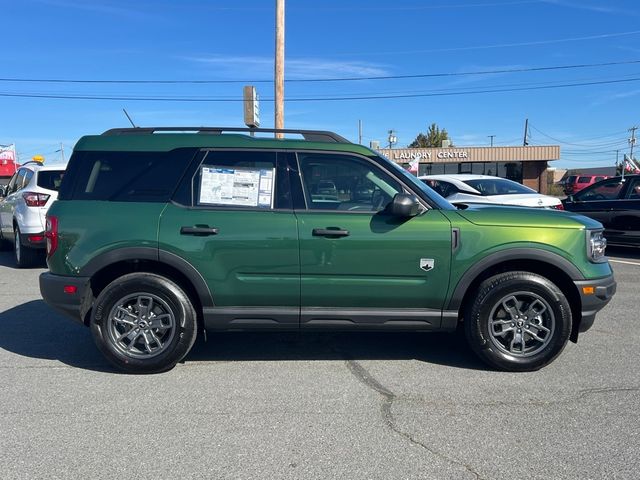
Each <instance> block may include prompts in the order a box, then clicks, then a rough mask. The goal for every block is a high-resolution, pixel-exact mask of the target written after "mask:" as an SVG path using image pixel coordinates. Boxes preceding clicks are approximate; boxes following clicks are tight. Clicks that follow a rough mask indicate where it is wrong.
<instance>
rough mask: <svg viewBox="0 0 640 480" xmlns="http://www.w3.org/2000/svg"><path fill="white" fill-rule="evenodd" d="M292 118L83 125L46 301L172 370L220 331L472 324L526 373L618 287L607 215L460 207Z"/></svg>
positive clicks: (51, 249)
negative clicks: (279, 126) (291, 122)
mask: <svg viewBox="0 0 640 480" xmlns="http://www.w3.org/2000/svg"><path fill="white" fill-rule="evenodd" d="M253 132H269V133H273V132H274V130H268V129H258V130H254V131H253ZM253 132H252V133H253ZM279 132H281V133H284V134H291V133H295V134H297V135H299V136H302V138H301V139H291V138H285V139H274V138H260V137H254V136H250V135H249V134H248V133H249V130H248V129H238V128H191V129H190V128H133V129H116V130H109V131H107V132H105V133H103V134H102V135H95V136H85V137H83V138H81V139H80V140H79V142H78V143H77V145H76V147H75V150H74V153H73V156H72V157H71V160H70V162H69V165H68V169H67V174H66V175H65V177H64V179H63V181H62V185H61V187H60V192H59V197H58V200H57V201H56V202H55V203H54V204H53V206H52V207H51V209H50V210H49V213H48V216H47V229H46V238H47V250H48V252H47V254H48V258H47V261H48V266H49V270H50V271H49V272H46V273H43V274H42V275H41V276H40V289H41V292H42V296H43V297H44V299H45V300H46V302H47V303H48V304H49V305H51V306H52V307H54V308H56V309H58V310H60V311H62V312H64V313H66V314H69V315H70V316H72V317H73V318H75V319H76V320H78V321H79V322H81V323H83V324H84V325H87V326H89V327H90V328H91V331H92V333H93V337H94V339H95V341H96V343H97V346H98V348H99V349H100V350H101V351H102V353H103V354H104V355H105V356H106V358H107V359H108V360H109V361H111V362H112V363H113V364H114V365H115V366H116V367H118V368H120V369H122V370H125V371H128V372H159V371H164V370H167V369H170V368H172V367H173V366H175V365H176V363H177V362H179V361H180V360H181V359H183V358H184V357H185V356H186V355H187V353H188V352H189V350H190V348H191V347H192V345H193V343H194V341H195V339H196V335H197V333H198V332H199V331H203V330H205V329H206V330H208V331H220V330H300V331H305V330H306V331H308V330H341V329H351V330H359V331H369V330H378V331H380V330H383V331H449V332H452V331H455V330H456V329H457V328H458V327H459V326H461V328H463V329H464V331H465V333H466V337H467V339H468V343H469V344H470V346H471V348H472V349H473V350H474V351H475V352H476V353H477V354H478V355H479V356H480V357H481V358H482V359H483V360H484V361H486V362H487V363H489V364H490V365H492V366H493V367H495V368H499V369H503V370H511V371H526V370H536V369H539V368H541V367H543V366H545V365H547V364H548V363H549V362H551V361H552V360H553V359H555V358H556V357H557V356H558V355H559V354H560V352H561V351H562V349H563V348H564V346H565V344H566V342H567V340H569V339H571V340H572V341H574V342H575V341H577V339H578V332H584V331H586V330H587V329H589V328H590V327H591V325H592V324H593V322H594V319H595V315H596V312H598V310H600V309H601V308H602V307H604V306H605V305H606V304H607V302H609V300H610V299H611V297H612V296H613V294H614V293H615V288H616V283H615V281H614V278H613V274H612V270H611V267H610V265H609V263H608V261H607V258H606V257H605V255H604V253H605V246H606V240H605V239H604V237H603V234H602V226H601V225H600V224H599V223H598V222H596V221H593V220H590V219H588V218H586V217H583V216H580V215H577V214H573V213H570V212H559V211H550V210H541V209H528V208H524V207H495V206H475V207H468V208H466V209H465V208H463V209H459V208H455V207H453V206H452V205H451V204H450V203H448V202H447V201H446V200H444V199H443V198H442V197H440V196H439V195H438V194H436V193H435V192H434V191H433V190H431V189H429V187H427V186H426V185H424V184H423V183H422V182H420V181H419V180H417V179H416V178H415V177H414V176H412V175H411V174H409V173H407V172H405V171H404V170H403V169H402V168H400V167H399V166H397V165H395V164H394V163H393V162H391V161H389V160H388V159H386V158H384V157H382V156H380V154H378V153H376V152H374V151H372V150H369V149H368V148H365V147H363V146H361V145H356V144H352V143H350V142H348V141H347V140H345V139H344V138H342V137H340V136H338V135H336V134H334V133H331V132H316V131H301V130H298V131H291V130H280V131H279ZM326 185H331V186H332V187H331V190H332V191H331V194H327V192H326V191H325V190H326V188H325V187H326Z"/></svg>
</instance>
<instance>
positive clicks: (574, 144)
mask: <svg viewBox="0 0 640 480" xmlns="http://www.w3.org/2000/svg"><path fill="white" fill-rule="evenodd" d="M529 126H530V127H531V128H532V129H533V130H535V131H536V132H538V133H539V134H541V135H543V136H545V137H547V138H550V139H551V140H553V141H555V142H558V143H562V144H564V145H571V146H575V147H608V146H615V145H620V144H622V143H625V142H626V140H622V139H620V140H616V141H612V142H601V143H573V142H567V141H564V140H560V139H559V138H556V137H552V136H551V135H548V134H546V133H544V132H543V131H542V130H540V129H538V128H536V127H535V126H534V125H531V124H529Z"/></svg>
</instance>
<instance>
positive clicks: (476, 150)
mask: <svg viewBox="0 0 640 480" xmlns="http://www.w3.org/2000/svg"><path fill="white" fill-rule="evenodd" d="M378 151H379V152H380V153H382V154H383V155H385V156H386V157H388V158H389V159H391V160H393V161H394V162H396V163H398V164H400V165H402V166H404V167H405V168H406V167H408V166H409V162H415V161H416V160H418V161H419V167H418V175H437V174H452V173H473V174H480V175H494V176H497V177H503V178H508V179H510V180H514V181H516V182H519V183H522V184H523V185H526V186H527V187H530V188H533V189H534V190H537V191H538V192H540V193H547V165H548V162H552V161H554V160H558V159H559V158H560V146H558V145H545V146H535V147H533V146H531V147H450V148H392V149H389V148H381V149H379V150H378Z"/></svg>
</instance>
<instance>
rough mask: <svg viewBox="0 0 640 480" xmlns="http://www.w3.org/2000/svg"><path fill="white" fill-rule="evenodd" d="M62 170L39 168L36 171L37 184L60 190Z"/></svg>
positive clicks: (48, 188)
mask: <svg viewBox="0 0 640 480" xmlns="http://www.w3.org/2000/svg"><path fill="white" fill-rule="evenodd" d="M63 175H64V170H41V171H39V172H38V186H39V187H41V188H46V189H47V190H56V191H58V190H60V184H61V183H62V177H63Z"/></svg>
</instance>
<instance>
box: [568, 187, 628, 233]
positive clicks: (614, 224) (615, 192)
mask: <svg viewBox="0 0 640 480" xmlns="http://www.w3.org/2000/svg"><path fill="white" fill-rule="evenodd" d="M563 203H564V207H565V209H566V210H569V211H572V212H578V213H581V214H582V215H586V216H588V217H591V218H593V219H595V220H597V221H599V222H600V223H602V225H604V229H605V230H604V234H605V237H606V238H607V241H608V242H609V243H610V244H615V245H634V246H640V175H625V176H624V178H623V177H612V178H608V179H606V180H602V181H600V182H598V183H594V184H593V185H591V186H589V187H587V188H585V189H583V190H581V191H579V192H578V193H576V194H574V195H570V196H569V197H567V198H566V199H565V200H564V202H563Z"/></svg>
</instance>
